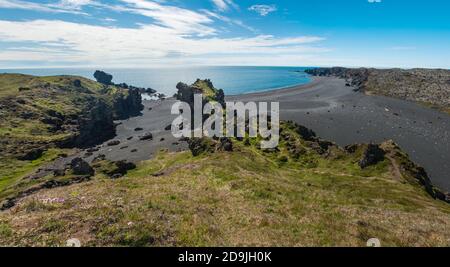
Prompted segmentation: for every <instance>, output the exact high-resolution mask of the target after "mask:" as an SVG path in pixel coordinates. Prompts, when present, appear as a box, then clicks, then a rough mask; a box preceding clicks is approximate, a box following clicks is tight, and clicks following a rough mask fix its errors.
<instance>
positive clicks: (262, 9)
mask: <svg viewBox="0 0 450 267" xmlns="http://www.w3.org/2000/svg"><path fill="white" fill-rule="evenodd" d="M248 10H250V11H255V12H256V13H258V14H259V15H261V16H267V15H269V13H271V12H275V11H277V7H276V6H275V5H253V6H251V7H249V8H248Z"/></svg>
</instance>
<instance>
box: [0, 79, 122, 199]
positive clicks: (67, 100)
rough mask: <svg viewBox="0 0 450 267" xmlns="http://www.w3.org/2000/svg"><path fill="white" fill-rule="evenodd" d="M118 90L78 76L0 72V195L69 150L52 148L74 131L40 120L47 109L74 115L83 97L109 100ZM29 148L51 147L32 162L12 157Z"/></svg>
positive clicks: (83, 99)
mask: <svg viewBox="0 0 450 267" xmlns="http://www.w3.org/2000/svg"><path fill="white" fill-rule="evenodd" d="M75 80H79V81H80V82H81V87H76V86H75V85H74V82H75ZM19 88H22V90H19ZM24 88H25V90H24ZM119 93H120V94H122V93H123V94H126V92H125V91H123V90H120V89H118V88H117V87H115V86H108V87H107V88H105V87H104V86H103V85H101V84H99V83H97V82H95V81H92V80H89V79H86V78H82V77H74V76H47V77H35V76H30V75H23V74H0V140H1V141H2V142H0V150H1V153H0V198H2V196H4V195H6V193H7V192H6V191H8V188H10V187H12V186H14V185H15V184H17V183H18V182H20V180H21V178H22V177H24V176H26V175H29V174H31V173H33V172H34V171H36V170H37V169H38V168H39V167H40V166H42V165H43V164H45V163H48V162H50V161H52V160H53V159H54V158H55V157H56V156H57V155H58V154H60V153H68V152H69V153H70V151H69V150H63V149H59V148H56V147H54V143H55V142H58V141H60V140H64V139H67V138H69V137H70V136H71V135H72V134H74V132H71V131H69V130H60V131H56V132H54V131H51V127H50V126H49V125H48V124H46V123H44V122H42V121H41V119H43V118H45V117H48V113H49V112H58V113H60V114H62V115H63V116H65V117H69V116H73V117H74V118H77V117H78V116H79V114H80V113H81V112H82V110H83V109H85V108H86V103H87V101H86V100H87V99H92V98H98V99H100V98H101V99H104V100H105V101H111V98H112V97H113V96H114V95H116V94H119ZM25 113H29V114H32V117H31V118H28V119H26V118H22V117H21V114H25ZM33 147H53V148H52V149H51V150H50V151H49V152H47V153H45V154H44V156H43V157H42V158H39V159H37V160H35V161H21V160H18V159H17V158H16V153H18V152H20V150H25V151H26V150H28V149H31V148H33Z"/></svg>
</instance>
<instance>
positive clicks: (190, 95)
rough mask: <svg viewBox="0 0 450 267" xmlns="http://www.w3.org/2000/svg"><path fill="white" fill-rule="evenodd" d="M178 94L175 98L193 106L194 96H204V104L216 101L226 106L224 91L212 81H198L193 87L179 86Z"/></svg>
mask: <svg viewBox="0 0 450 267" xmlns="http://www.w3.org/2000/svg"><path fill="white" fill-rule="evenodd" d="M177 89H178V92H177V93H176V94H175V98H176V99H178V100H180V101H183V102H186V103H189V104H191V105H193V103H194V95H195V94H202V95H203V99H204V102H209V101H216V102H219V103H220V104H221V105H222V106H225V94H224V92H223V90H222V89H217V88H215V87H214V85H213V84H212V82H211V80H209V79H206V80H200V79H197V81H195V82H194V83H193V84H192V85H187V84H185V83H182V82H180V83H178V84H177Z"/></svg>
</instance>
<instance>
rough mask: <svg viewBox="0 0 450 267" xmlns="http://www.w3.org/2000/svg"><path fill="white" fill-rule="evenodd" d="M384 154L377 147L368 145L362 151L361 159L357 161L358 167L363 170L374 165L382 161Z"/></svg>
mask: <svg viewBox="0 0 450 267" xmlns="http://www.w3.org/2000/svg"><path fill="white" fill-rule="evenodd" d="M384 155H385V152H384V150H383V149H381V148H380V146H379V145H375V144H369V145H368V146H367V148H366V150H365V151H364V154H363V157H362V159H361V160H360V161H359V166H360V167H361V169H364V168H366V167H368V166H371V165H375V164H377V163H378V162H380V161H382V160H384Z"/></svg>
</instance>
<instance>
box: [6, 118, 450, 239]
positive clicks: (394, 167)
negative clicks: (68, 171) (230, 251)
mask: <svg viewBox="0 0 450 267" xmlns="http://www.w3.org/2000/svg"><path fill="white" fill-rule="evenodd" d="M282 128H283V132H282V141H281V144H280V147H279V149H278V150H266V151H263V150H261V149H260V148H259V146H258V143H259V142H258V141H259V140H255V139H244V140H242V141H237V140H233V141H232V151H228V152H225V151H222V149H220V147H217V146H215V149H204V151H203V152H200V153H199V155H198V156H196V157H194V156H192V154H191V153H190V152H178V153H168V152H165V151H161V153H159V155H158V156H157V157H156V158H155V159H153V160H150V161H146V162H142V163H141V164H139V165H138V167H137V168H136V169H135V170H132V171H129V172H128V174H126V175H125V176H124V177H122V178H119V179H110V178H108V176H106V175H104V173H103V171H102V169H104V166H105V165H106V166H107V164H108V163H107V162H104V161H98V162H97V163H96V164H94V167H95V168H96V175H95V176H94V177H93V179H92V180H91V181H88V182H84V183H80V184H75V185H71V186H68V187H61V188H55V189H48V190H42V191H39V192H38V193H36V194H33V195H30V196H27V197H25V198H23V199H21V200H20V201H19V202H18V203H17V205H16V206H15V207H13V208H12V209H10V210H8V211H5V212H1V213H0V244H1V245H30V246H61V245H64V244H65V242H66V240H67V239H69V238H78V239H80V240H81V242H82V244H83V245H85V246H86V245H89V246H103V245H106V246H212V245H219V246H238V245H239V246H240V245H243V246H365V244H366V241H367V240H368V239H369V238H372V237H376V238H379V239H380V240H381V243H382V245H383V246H448V245H449V243H448V242H449V240H450V231H449V230H450V206H449V205H448V204H447V203H445V202H443V201H438V200H435V199H433V198H432V197H431V196H430V195H429V194H428V193H426V191H425V190H424V188H423V185H422V183H420V182H419V180H418V179H417V177H418V175H417V173H418V172H417V171H418V170H419V169H420V168H418V167H417V166H415V165H414V164H413V163H411V162H410V161H409V160H408V159H407V156H406V155H405V154H403V153H402V152H401V151H400V150H399V148H398V147H396V146H395V144H393V143H391V142H386V143H384V144H383V145H382V146H381V148H382V149H383V151H384V152H385V153H386V154H385V157H384V159H381V160H379V161H378V162H377V163H376V164H373V165H370V166H367V167H365V168H364V169H362V168H361V167H360V161H361V158H362V157H364V153H365V151H366V150H367V146H366V145H357V146H351V147H347V148H346V149H342V148H339V147H337V146H335V145H333V144H331V143H327V142H325V141H321V140H319V139H316V138H310V137H308V136H307V135H305V132H304V131H302V129H300V131H299V128H298V127H297V126H296V125H293V124H291V123H283V125H282ZM198 141H200V142H205V143H206V146H211V147H214V144H215V142H216V141H214V140H206V139H205V140H198ZM228 150H229V149H228Z"/></svg>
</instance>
